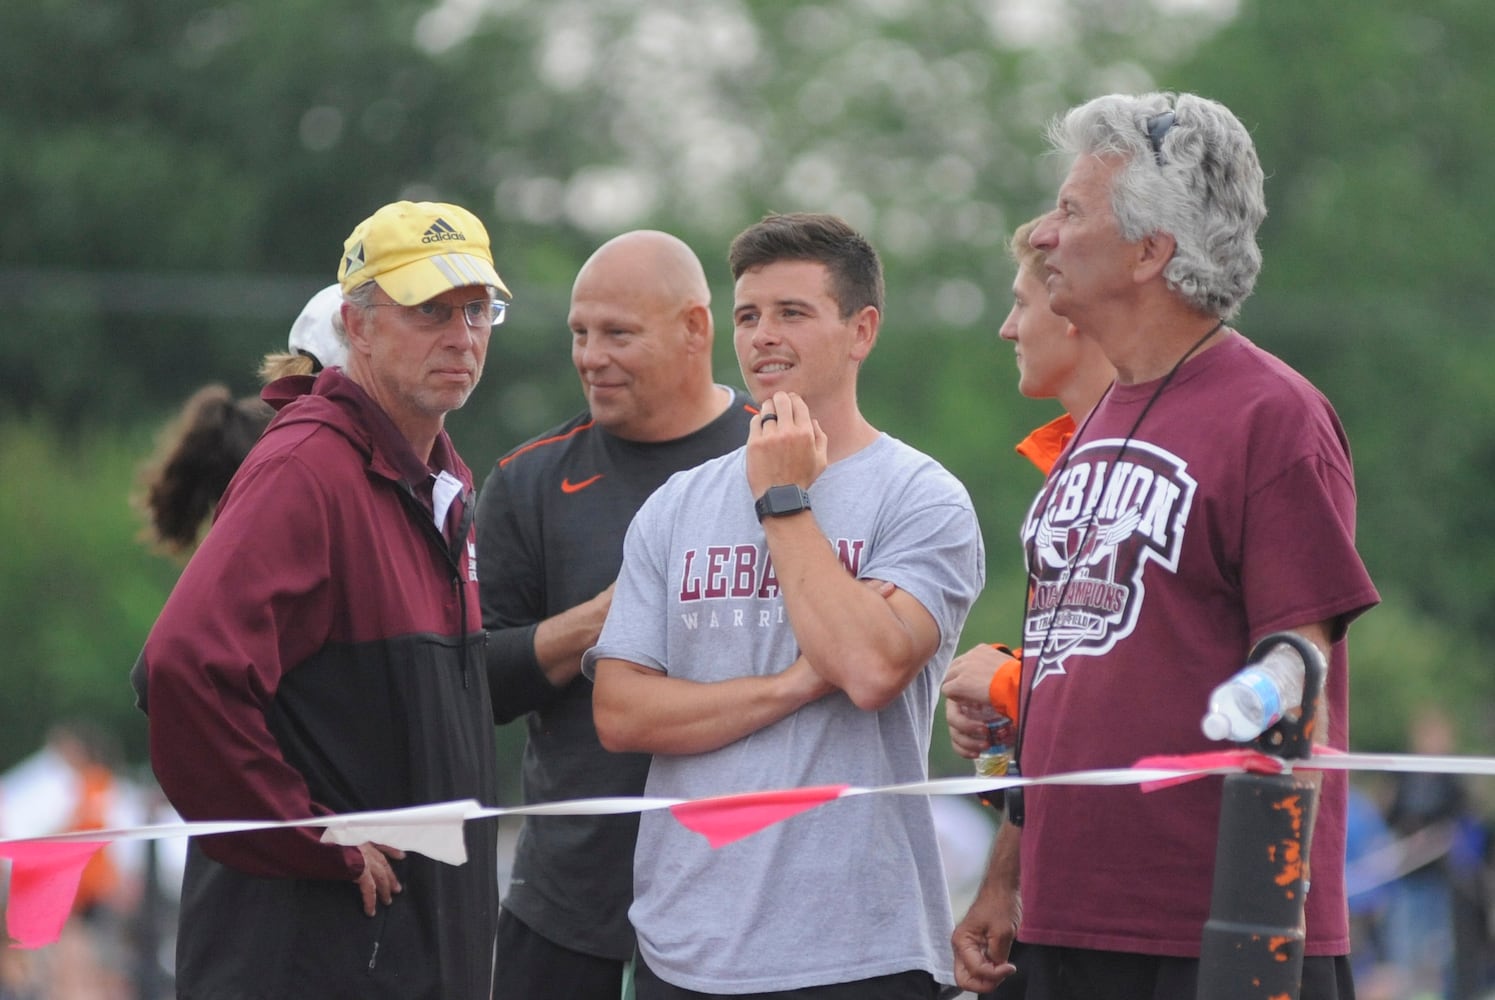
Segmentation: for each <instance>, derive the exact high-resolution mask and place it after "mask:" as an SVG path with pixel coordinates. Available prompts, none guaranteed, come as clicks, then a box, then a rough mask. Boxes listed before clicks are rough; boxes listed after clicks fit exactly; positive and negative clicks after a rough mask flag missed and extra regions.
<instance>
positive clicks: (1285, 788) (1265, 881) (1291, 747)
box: [1196, 632, 1324, 1000]
mask: <svg viewBox="0 0 1495 1000" xmlns="http://www.w3.org/2000/svg"><path fill="white" fill-rule="evenodd" d="M1282 643H1287V644H1289V645H1291V646H1292V647H1293V648H1294V649H1296V650H1297V651H1298V653H1299V655H1300V656H1301V658H1302V660H1303V668H1304V676H1303V705H1302V712H1301V714H1300V715H1299V717H1298V718H1297V719H1295V720H1287V719H1284V720H1282V721H1281V722H1279V723H1278V724H1277V725H1275V726H1273V727H1272V728H1271V729H1268V730H1267V731H1266V732H1265V733H1263V734H1262V735H1261V736H1260V737H1258V738H1257V740H1256V746H1257V748H1258V749H1261V750H1263V751H1265V752H1267V753H1273V754H1276V755H1278V756H1280V757H1283V758H1288V759H1307V758H1308V757H1309V756H1310V755H1311V753H1312V747H1313V732H1314V725H1315V723H1316V720H1317V716H1318V699H1319V695H1320V693H1321V692H1322V690H1323V683H1324V659H1323V655H1322V654H1321V653H1320V652H1319V650H1318V648H1317V647H1316V646H1314V645H1313V644H1312V643H1310V642H1308V641H1307V640H1305V639H1303V638H1302V637H1301V636H1299V635H1297V634H1295V633H1292V632H1277V633H1274V634H1272V635H1269V636H1267V637H1266V638H1265V639H1263V640H1262V641H1261V642H1259V643H1257V645H1256V648H1255V649H1253V650H1252V652H1251V657H1250V659H1249V660H1248V661H1247V662H1255V661H1257V660H1259V659H1261V658H1262V657H1263V656H1265V655H1266V654H1267V652H1268V651H1270V650H1271V649H1272V648H1273V647H1275V646H1277V645H1279V644H1282ZM1317 800H1318V789H1317V785H1316V784H1315V783H1314V782H1313V781H1312V780H1311V779H1310V778H1307V777H1302V776H1298V775H1294V774H1291V773H1289V774H1250V773H1247V774H1232V775H1229V776H1227V777H1226V778H1225V783H1224V790H1223V792H1222V797H1221V802H1220V828H1219V834H1218V837H1217V839H1216V842H1215V880H1214V886H1213V891H1212V893H1211V896H1210V916H1209V920H1208V921H1207V922H1206V923H1205V925H1204V934H1203V937H1202V938H1201V941H1200V953H1199V983H1198V991H1197V993H1196V996H1197V997H1198V1000H1297V997H1298V994H1299V992H1300V990H1301V987H1302V980H1303V941H1304V921H1303V906H1304V901H1305V900H1304V897H1305V894H1306V893H1307V889H1308V883H1307V880H1306V879H1305V878H1304V873H1305V870H1306V868H1307V864H1308V850H1309V845H1310V843H1311V839H1312V833H1313V817H1314V815H1315V811H1316V810H1315V807H1316V806H1317V804H1318V801H1317Z"/></svg>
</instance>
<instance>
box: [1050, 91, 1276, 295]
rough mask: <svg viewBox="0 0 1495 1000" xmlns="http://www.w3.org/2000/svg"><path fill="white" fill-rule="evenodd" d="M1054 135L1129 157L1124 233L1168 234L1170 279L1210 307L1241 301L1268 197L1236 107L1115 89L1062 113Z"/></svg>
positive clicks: (1082, 151)
mask: <svg viewBox="0 0 1495 1000" xmlns="http://www.w3.org/2000/svg"><path fill="white" fill-rule="evenodd" d="M1169 115H1171V116H1172V118H1171V124H1170V119H1169V118H1168V117H1167V116H1169ZM1048 137H1049V142H1050V143H1051V144H1052V145H1053V147H1054V148H1055V149H1056V150H1058V151H1059V152H1062V153H1067V154H1070V155H1071V156H1083V155H1094V156H1120V157H1122V158H1123V160H1124V162H1123V164H1122V166H1121V167H1120V169H1118V170H1117V172H1116V173H1115V175H1114V177H1113V182H1112V190H1111V208H1112V211H1113V212H1115V214H1116V221H1117V223H1118V225H1119V226H1120V229H1121V235H1122V237H1123V238H1124V239H1127V240H1139V239H1141V238H1142V237H1144V236H1146V235H1148V234H1149V233H1167V234H1169V235H1170V236H1172V237H1173V238H1174V241H1175V242H1176V244H1177V246H1176V249H1175V250H1174V254H1173V259H1172V260H1170V261H1169V262H1168V265H1167V267H1166V268H1165V269H1164V271H1163V277H1164V279H1165V280H1166V281H1167V282H1168V287H1169V288H1170V289H1172V290H1173V291H1175V292H1177V293H1178V294H1179V295H1181V296H1182V297H1183V298H1184V299H1185V300H1186V301H1187V302H1188V303H1189V304H1190V305H1192V306H1194V307H1195V308H1197V309H1199V310H1201V311H1202V312H1205V313H1208V314H1209V315H1211V316H1219V317H1221V318H1222V319H1229V318H1231V317H1232V316H1234V315H1235V314H1236V313H1237V312H1238V311H1239V310H1240V307H1241V303H1242V302H1243V301H1245V299H1246V297H1247V296H1249V295H1250V294H1251V290H1252V288H1254V287H1255V285H1256V276H1257V274H1258V273H1260V271H1261V248H1260V247H1259V246H1257V243H1256V231H1257V229H1258V228H1259V227H1260V226H1261V223H1262V220H1263V219H1265V218H1266V215H1267V206H1266V198H1265V196H1264V194H1263V191H1262V187H1263V177H1262V170H1261V164H1260V162H1258V160H1257V158H1256V150H1255V148H1254V147H1253V146H1252V143H1251V135H1250V133H1248V132H1247V131H1246V127H1245V126H1244V125H1242V124H1241V123H1240V121H1239V119H1237V118H1236V117H1235V115H1233V114H1231V112H1230V109H1228V108H1226V107H1225V106H1224V105H1223V104H1220V103H1218V102H1216V101H1211V100H1209V99H1207V98H1204V97H1198V96H1195V95H1194V94H1179V95H1176V96H1175V95H1174V94H1171V93H1156V94H1143V95H1140V96H1132V95H1127V94H1110V95H1108V96H1106V97H1097V98H1095V99H1094V100H1092V101H1089V102H1087V103H1085V104H1082V105H1080V106H1079V107H1076V108H1073V109H1071V110H1070V111H1069V112H1068V113H1067V114H1065V115H1063V116H1062V117H1061V118H1058V119H1056V120H1055V121H1054V123H1053V124H1052V125H1051V126H1050V127H1049V136H1048Z"/></svg>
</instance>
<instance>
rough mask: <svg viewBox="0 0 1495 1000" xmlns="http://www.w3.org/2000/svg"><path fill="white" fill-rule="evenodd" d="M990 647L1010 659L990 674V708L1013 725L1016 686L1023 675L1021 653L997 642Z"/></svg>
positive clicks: (1015, 717)
mask: <svg viewBox="0 0 1495 1000" xmlns="http://www.w3.org/2000/svg"><path fill="white" fill-rule="evenodd" d="M992 647H993V648H994V649H996V650H998V651H999V652H1003V653H1006V654H1007V655H1008V656H1010V657H1012V659H1010V660H1008V661H1007V662H1006V663H1003V664H1002V665H1001V666H1000V667H998V668H997V672H996V673H995V674H992V678H991V687H990V688H989V689H988V695H989V697H990V698H991V703H992V707H993V708H995V709H996V710H997V711H999V712H1001V713H1002V714H1003V715H1005V716H1007V718H1009V719H1011V720H1012V721H1013V722H1014V723H1015V722H1017V706H1018V685H1019V684H1020V683H1021V680H1022V675H1023V651H1022V650H1021V649H1009V648H1008V647H1006V646H1004V645H1002V644H1001V643H999V642H994V643H992Z"/></svg>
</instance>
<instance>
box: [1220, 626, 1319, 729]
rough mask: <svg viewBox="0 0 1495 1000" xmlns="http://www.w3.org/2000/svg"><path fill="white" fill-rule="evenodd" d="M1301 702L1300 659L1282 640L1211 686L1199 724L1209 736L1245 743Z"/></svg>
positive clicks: (1301, 670) (1296, 652)
mask: <svg viewBox="0 0 1495 1000" xmlns="http://www.w3.org/2000/svg"><path fill="white" fill-rule="evenodd" d="M1302 702H1303V660H1302V658H1301V657H1300V656H1299V655H1298V651H1297V650H1295V649H1294V648H1293V647H1292V646H1289V645H1287V644H1286V643H1283V644H1281V645H1278V646H1274V647H1273V648H1272V650H1271V652H1269V653H1267V655H1266V656H1264V657H1262V658H1261V659H1260V660H1258V661H1256V662H1255V663H1249V664H1247V665H1246V666H1245V667H1244V668H1242V669H1241V671H1240V672H1239V673H1237V674H1236V675H1235V676H1234V677H1232V678H1230V680H1228V681H1226V682H1225V683H1224V684H1221V685H1220V686H1219V687H1217V688H1215V690H1214V691H1213V692H1211V693H1210V697H1209V712H1208V713H1207V714H1206V715H1205V716H1204V721H1203V722H1202V723H1201V728H1202V729H1203V730H1204V735H1205V736H1208V737H1209V738H1210V739H1212V740H1231V741H1233V742H1235V743H1245V742H1246V741H1247V740H1254V739H1256V737H1258V736H1260V735H1261V734H1262V733H1264V732H1266V731H1267V730H1268V729H1270V728H1271V727H1272V726H1274V725H1276V724H1277V720H1279V719H1281V718H1282V716H1283V714H1284V713H1286V712H1290V711H1292V710H1293V709H1295V708H1297V707H1298V706H1299V705H1300V704H1302Z"/></svg>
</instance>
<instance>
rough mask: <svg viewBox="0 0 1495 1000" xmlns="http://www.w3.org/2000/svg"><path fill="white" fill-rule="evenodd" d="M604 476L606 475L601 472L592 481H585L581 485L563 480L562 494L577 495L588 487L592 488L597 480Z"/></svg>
mask: <svg viewBox="0 0 1495 1000" xmlns="http://www.w3.org/2000/svg"><path fill="white" fill-rule="evenodd" d="M603 475H604V474H603V473H601V472H599V473H597V474H596V475H595V476H593V477H592V478H591V479H583V480H582V481H581V482H579V483H573V482H572V481H571V480H570V479H569V478H567V479H562V480H561V492H562V493H576V492H578V491H580V490H584V489H586V488H587V487H588V486H591V485H592V484H593V483H595V482H596V481H597V480H599V479H601V478H602V476H603Z"/></svg>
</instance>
